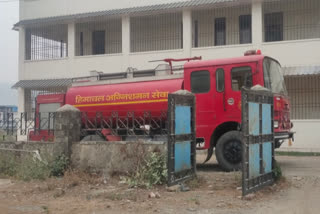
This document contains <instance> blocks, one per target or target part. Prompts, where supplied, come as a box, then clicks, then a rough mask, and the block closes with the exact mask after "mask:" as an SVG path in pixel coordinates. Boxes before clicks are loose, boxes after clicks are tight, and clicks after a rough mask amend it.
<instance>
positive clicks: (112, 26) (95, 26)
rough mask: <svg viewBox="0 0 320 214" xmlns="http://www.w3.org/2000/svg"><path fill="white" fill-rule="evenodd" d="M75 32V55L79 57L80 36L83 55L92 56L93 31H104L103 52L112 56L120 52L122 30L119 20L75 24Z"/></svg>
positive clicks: (100, 20)
mask: <svg viewBox="0 0 320 214" xmlns="http://www.w3.org/2000/svg"><path fill="white" fill-rule="evenodd" d="M75 27H76V29H75V30H76V32H75V35H76V36H75V47H76V48H75V55H76V56H81V53H80V52H81V51H80V46H81V44H80V34H81V33H82V37H83V55H92V33H93V32H94V31H105V52H106V54H114V53H121V52H122V41H121V39H122V37H121V35H122V32H121V30H122V28H121V18H117V19H110V20H106V19H98V20H95V21H91V22H84V23H77V24H76V26H75Z"/></svg>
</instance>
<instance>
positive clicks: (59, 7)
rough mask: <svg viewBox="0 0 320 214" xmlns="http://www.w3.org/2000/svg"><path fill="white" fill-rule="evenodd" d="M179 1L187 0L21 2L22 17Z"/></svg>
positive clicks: (27, 0)
mask: <svg viewBox="0 0 320 214" xmlns="http://www.w3.org/2000/svg"><path fill="white" fill-rule="evenodd" d="M179 1H186V0H117V1H110V0H90V1H88V0H54V1H52V0H38V1H32V0H25V1H21V2H20V19H21V20H24V19H35V18H43V17H52V16H62V15H70V14H77V13H87V12H95V11H103V10H112V9H119V8H129V7H139V6H147V5H155V4H165V3H172V2H179Z"/></svg>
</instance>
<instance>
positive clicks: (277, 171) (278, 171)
mask: <svg viewBox="0 0 320 214" xmlns="http://www.w3.org/2000/svg"><path fill="white" fill-rule="evenodd" d="M273 177H274V179H275V180H276V181H278V180H279V179H280V178H281V177H282V170H281V167H280V165H279V163H278V162H277V161H276V160H275V161H274V169H273Z"/></svg>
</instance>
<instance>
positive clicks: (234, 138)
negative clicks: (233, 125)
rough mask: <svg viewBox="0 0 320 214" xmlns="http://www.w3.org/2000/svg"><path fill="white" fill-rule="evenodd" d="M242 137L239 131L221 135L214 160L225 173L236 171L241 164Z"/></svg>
mask: <svg viewBox="0 0 320 214" xmlns="http://www.w3.org/2000/svg"><path fill="white" fill-rule="evenodd" d="M241 140H242V137H241V133H240V132H239V131H230V132H227V133H225V134H224V135H222V136H221V137H220V138H219V140H218V143H217V145H216V151H215V153H216V158H217V161H218V163H219V165H220V167H221V168H222V169H223V170H225V171H227V172H230V171H238V170H240V169H241V162H242V142H241Z"/></svg>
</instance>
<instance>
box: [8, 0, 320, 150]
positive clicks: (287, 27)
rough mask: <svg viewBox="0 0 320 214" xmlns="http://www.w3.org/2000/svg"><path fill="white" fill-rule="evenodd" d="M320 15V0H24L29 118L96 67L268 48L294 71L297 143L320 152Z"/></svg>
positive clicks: (23, 86) (22, 73)
mask: <svg viewBox="0 0 320 214" xmlns="http://www.w3.org/2000/svg"><path fill="white" fill-rule="evenodd" d="M319 11H320V1H319V0H117V1H106V0H91V1H88V0H54V1H52V0H38V1H29V0H24V1H21V2H20V22H19V23H17V24H16V25H15V26H14V28H15V29H17V30H19V35H20V36H19V47H20V51H19V52H20V53H19V80H20V81H19V82H18V83H17V84H16V85H15V87H16V88H18V90H19V111H30V110H31V109H32V101H33V100H34V96H35V95H36V94H38V93H39V92H61V91H65V90H66V89H67V87H68V86H70V84H71V78H74V77H81V76H88V75H90V71H93V70H95V71H101V72H104V73H115V72H124V71H126V70H127V68H128V67H134V68H139V69H146V68H154V67H156V65H157V64H158V63H149V62H148V61H151V60H157V59H164V58H183V57H192V56H202V57H203V59H215V58H225V57H235V56H240V55H243V53H244V52H245V51H246V50H249V49H261V50H262V53H263V54H265V55H270V56H272V57H274V58H276V59H278V60H279V61H280V62H281V64H282V66H283V67H285V69H284V73H285V75H286V84H287V89H288V91H289V95H290V96H291V109H292V115H291V117H292V119H294V124H295V127H296V128H295V130H296V131H297V132H298V134H297V135H296V139H297V141H296V142H297V143H296V146H297V147H301V148H304V147H308V148H315V147H318V148H320V142H319V140H318V139H319V137H320V133H319V131H318V130H319V129H320V96H319V95H320V51H319V50H320V12H319ZM315 133H319V134H315Z"/></svg>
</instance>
